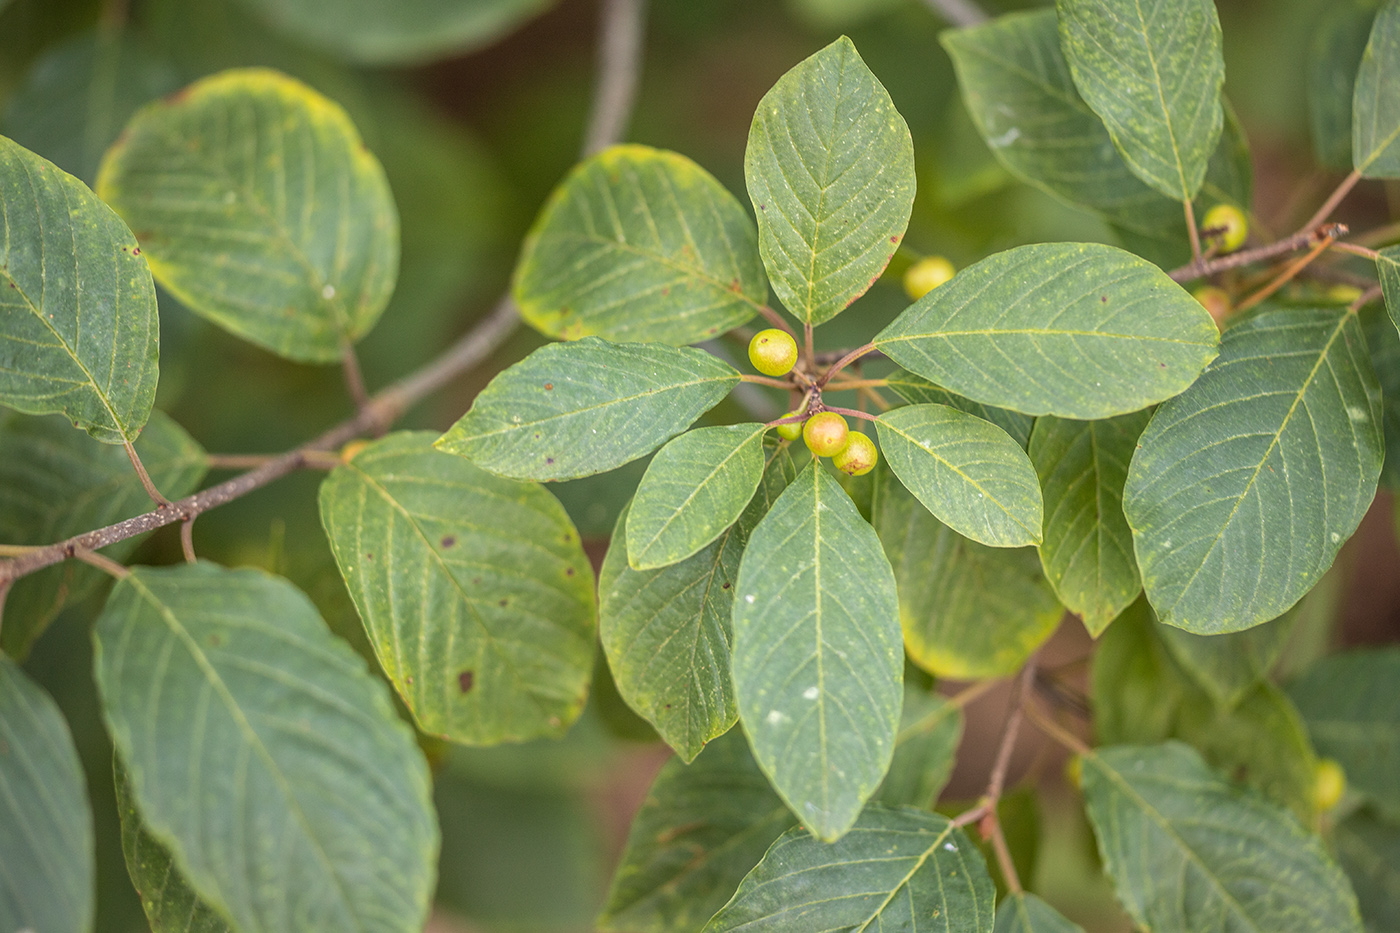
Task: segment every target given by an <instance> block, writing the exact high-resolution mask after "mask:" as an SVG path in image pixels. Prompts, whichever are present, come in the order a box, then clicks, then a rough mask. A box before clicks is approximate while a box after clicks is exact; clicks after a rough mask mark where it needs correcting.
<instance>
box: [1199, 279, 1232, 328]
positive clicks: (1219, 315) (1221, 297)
mask: <svg viewBox="0 0 1400 933" xmlns="http://www.w3.org/2000/svg"><path fill="white" fill-rule="evenodd" d="M1191 297H1193V298H1195V299H1196V300H1197V301H1199V302H1200V303H1201V306H1202V307H1204V308H1205V309H1206V310H1207V311H1209V312H1210V316H1211V317H1213V318H1215V323H1216V324H1220V323H1221V322H1223V321H1224V320H1225V319H1226V318H1227V317H1229V316H1230V311H1231V309H1232V307H1233V305H1232V304H1231V302H1230V293H1229V292H1227V291H1225V289H1223V288H1216V287H1215V286H1214V285H1202V286H1201V287H1200V288H1198V289H1196V290H1195V291H1193V292H1192V293H1191Z"/></svg>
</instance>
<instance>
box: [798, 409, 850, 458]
mask: <svg viewBox="0 0 1400 933" xmlns="http://www.w3.org/2000/svg"><path fill="white" fill-rule="evenodd" d="M850 433H851V432H850V428H849V427H847V425H846V419H845V418H842V417H841V416H840V415H838V414H837V413H836V412H834V411H823V412H820V413H818V414H815V415H813V416H812V417H810V418H808V419H807V423H806V424H804V425H803V426H802V440H804V441H806V442H807V449H808V450H810V451H811V452H812V453H814V454H816V455H817V456H818V457H831V456H834V455H836V454H838V453H840V452H841V450H842V448H844V447H845V446H846V439H847V437H849V435H850Z"/></svg>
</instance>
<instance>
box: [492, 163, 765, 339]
mask: <svg viewBox="0 0 1400 933" xmlns="http://www.w3.org/2000/svg"><path fill="white" fill-rule="evenodd" d="M513 293H514V296H515V301H516V304H518V305H519V306H520V315H521V317H523V318H524V319H525V321H526V322H527V323H529V324H530V325H531V326H532V327H534V328H535V329H536V330H539V331H540V332H541V333H544V334H546V335H548V336H550V337H562V338H565V339H576V338H578V337H584V336H587V335H589V334H596V335H597V336H599V337H603V338H604V339H607V340H614V341H622V340H636V341H652V342H657V343H668V344H675V345H680V344H686V343H693V342H694V341H696V340H703V339H705V338H708V337H714V336H716V335H717V334H720V333H723V332H724V331H727V330H730V329H732V328H735V327H738V326H739V325H740V324H743V323H744V322H745V321H748V320H749V319H750V318H752V317H753V316H754V314H755V312H756V311H757V309H758V308H760V307H762V305H763V304H764V302H765V301H767V299H768V280H767V278H765V276H764V274H763V265H762V263H761V262H760V261H759V258H758V235H757V234H756V233H755V231H754V225H753V221H752V220H751V219H750V218H749V214H748V212H747V211H746V210H744V208H743V206H742V205H740V203H739V202H738V200H737V199H736V198H735V197H734V195H732V194H730V193H729V192H728V191H727V190H725V188H724V186H723V185H721V184H720V183H719V182H717V181H715V179H714V177H713V176H711V175H710V173H709V172H707V171H705V170H704V169H703V168H701V167H700V166H698V165H696V164H695V163H694V162H692V161H691V160H690V159H687V158H686V157H685V156H683V155H679V154H677V153H674V152H666V151H664V150H661V149H652V148H651V147H649V146H614V147H612V148H611V149H605V150H603V151H602V152H600V153H598V154H597V155H596V156H594V157H593V158H591V159H588V160H586V161H584V162H582V163H581V164H579V165H578V166H577V167H576V168H575V169H574V170H573V171H572V172H570V173H569V176H568V177H567V178H565V179H564V181H563V182H562V183H561V184H560V185H559V187H558V188H556V189H555V190H554V193H553V194H552V195H550V197H549V201H548V202H546V204H545V206H544V208H543V209H542V210H541V211H540V215H539V217H538V218H537V219H536V220H535V225H534V227H532V228H531V230H530V233H529V235H528V236H527V237H526V238H525V245H524V247H523V249H522V253H521V256H520V263H519V265H517V266H516V269H515V286H514V292H513Z"/></svg>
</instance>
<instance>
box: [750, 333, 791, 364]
mask: <svg viewBox="0 0 1400 933" xmlns="http://www.w3.org/2000/svg"><path fill="white" fill-rule="evenodd" d="M749 362H751V363H753V368H754V369H756V370H758V371H759V372H761V373H763V375H765V376H781V375H783V374H785V373H786V372H788V371H789V370H790V369H792V366H793V364H794V363H796V362H797V341H796V340H793V339H792V334H789V333H788V332H787V331H785V330H778V328H776V327H770V328H768V329H767V330H761V331H759V332H758V333H756V334H754V335H753V339H752V340H750V341H749Z"/></svg>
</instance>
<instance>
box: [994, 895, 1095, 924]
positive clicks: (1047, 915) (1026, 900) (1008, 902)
mask: <svg viewBox="0 0 1400 933" xmlns="http://www.w3.org/2000/svg"><path fill="white" fill-rule="evenodd" d="M996 933H1084V929H1083V927H1081V926H1079V924H1077V923H1070V922H1069V921H1068V920H1066V919H1065V918H1064V917H1063V916H1061V914H1060V912H1059V911H1057V910H1056V909H1055V908H1053V907H1051V906H1050V905H1049V904H1047V903H1045V902H1044V901H1042V900H1041V899H1040V898H1038V897H1036V896H1035V895H1034V894H1026V893H1025V892H1022V893H1020V894H1012V895H1010V896H1009V897H1007V898H1006V899H1005V900H1004V901H1002V902H1001V903H1000V904H998V905H997V926H996Z"/></svg>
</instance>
